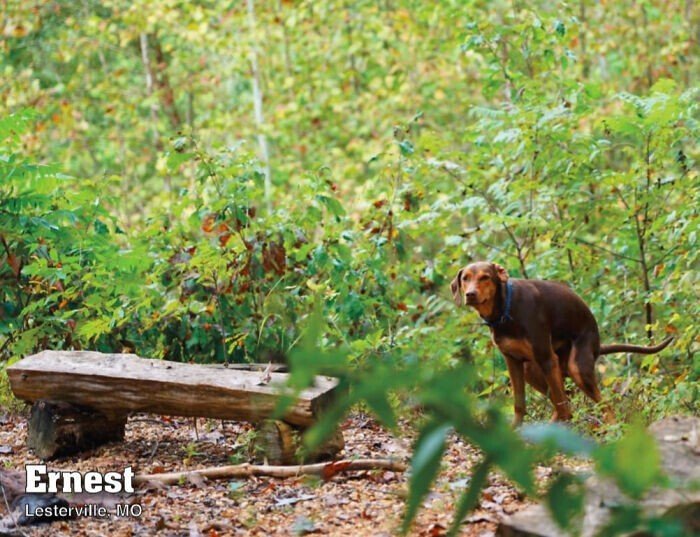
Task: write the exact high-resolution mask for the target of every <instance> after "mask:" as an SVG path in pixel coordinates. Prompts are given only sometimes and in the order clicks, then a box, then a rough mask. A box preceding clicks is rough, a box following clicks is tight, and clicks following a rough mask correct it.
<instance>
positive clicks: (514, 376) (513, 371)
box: [504, 354, 526, 427]
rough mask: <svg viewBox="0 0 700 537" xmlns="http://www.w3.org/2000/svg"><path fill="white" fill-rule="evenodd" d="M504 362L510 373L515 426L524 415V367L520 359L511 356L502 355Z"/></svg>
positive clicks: (521, 420)
mask: <svg viewBox="0 0 700 537" xmlns="http://www.w3.org/2000/svg"><path fill="white" fill-rule="evenodd" d="M504 356H505V358H506V364H507V365H508V373H509V375H510V385H511V387H512V388H513V410H514V411H515V417H514V418H513V427H517V426H518V425H520V424H521V423H522V422H523V418H524V417H525V411H526V407H525V369H524V363H523V361H522V360H519V359H517V358H514V357H513V356H509V355H507V354H506V355H504Z"/></svg>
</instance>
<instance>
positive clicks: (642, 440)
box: [596, 424, 663, 498]
mask: <svg viewBox="0 0 700 537" xmlns="http://www.w3.org/2000/svg"><path fill="white" fill-rule="evenodd" d="M596 462H597V469H598V471H599V472H600V473H601V474H603V475H608V476H612V477H613V478H614V479H615V481H616V482H617V484H618V485H619V487H620V489H621V490H622V491H624V492H625V493H627V494H628V495H630V496H631V497H633V498H641V497H642V495H643V494H644V493H645V492H646V491H647V490H649V488H650V487H651V486H653V485H660V484H662V483H663V476H662V474H661V470H660V462H661V460H660V456H659V450H658V448H657V447H656V442H654V439H653V437H652V436H651V435H650V434H649V433H648V432H646V430H645V429H644V427H643V426H641V425H640V424H637V425H636V426H633V427H631V428H630V429H629V431H628V432H627V435H626V436H625V437H624V438H622V439H621V440H618V441H617V442H613V443H611V444H608V445H606V446H603V447H602V448H600V451H599V453H598V454H597V457H596Z"/></svg>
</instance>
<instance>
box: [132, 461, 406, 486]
mask: <svg viewBox="0 0 700 537" xmlns="http://www.w3.org/2000/svg"><path fill="white" fill-rule="evenodd" d="M355 470H388V471H390V472H403V471H405V470H406V465H405V464H404V463H402V462H400V461H394V460H390V459H357V460H342V461H333V462H321V463H318V464H300V465H296V466H269V465H267V464H259V465H258V464H247V463H246V464H236V465H232V466H219V467H214V468H201V469H199V470H188V471H184V472H169V473H162V474H139V475H137V476H135V477H134V483H136V484H139V483H148V482H156V483H161V484H163V485H175V484H177V483H181V482H183V481H184V482H186V481H188V479H189V478H191V477H195V478H196V477H206V478H208V479H230V478H236V477H251V476H268V477H280V478H285V477H296V476H300V475H318V476H322V477H324V478H326V479H329V478H330V477H333V476H334V475H335V474H337V473H339V472H351V471H355Z"/></svg>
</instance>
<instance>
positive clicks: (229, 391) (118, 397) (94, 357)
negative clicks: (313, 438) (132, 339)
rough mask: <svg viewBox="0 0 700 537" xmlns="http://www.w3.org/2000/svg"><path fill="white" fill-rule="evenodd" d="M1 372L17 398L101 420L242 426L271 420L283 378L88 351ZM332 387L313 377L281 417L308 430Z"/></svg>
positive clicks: (34, 359) (42, 356)
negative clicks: (146, 417) (65, 406)
mask: <svg viewBox="0 0 700 537" xmlns="http://www.w3.org/2000/svg"><path fill="white" fill-rule="evenodd" d="M7 373H8V377H9V380H10V386H11V388H12V391H13V392H14V394H15V396H17V397H18V398H19V399H23V400H25V401H28V402H34V401H37V400H40V399H44V400H50V401H65V402H67V403H72V404H75V405H82V406H86V407H90V408H94V409H95V410H98V411H100V412H102V413H103V414H105V415H107V416H118V415H123V414H126V413H129V412H152V413H156V414H164V415H173V416H200V417H209V418H218V419H230V420H243V421H258V420H261V419H264V418H267V417H269V416H270V415H271V414H272V412H273V410H274V409H275V406H276V405H277V402H278V400H279V398H280V393H281V389H282V387H283V386H284V384H285V381H286V380H287V377H288V374H286V373H277V372H272V373H270V377H271V380H270V382H269V383H267V384H261V377H262V373H261V372H259V371H241V370H234V369H227V368H225V367H224V366H208V365H196V364H183V363H178V362H167V361H163V360H150V359H145V358H139V357H138V356H136V355H133V354H104V353H99V352H88V351H43V352H40V353H38V354H34V355H32V356H28V357H26V358H24V359H23V360H20V361H19V362H17V363H15V364H13V365H12V366H10V367H8V368H7ZM336 386H337V380H336V379H333V378H330V377H316V381H315V385H314V386H313V387H311V388H308V389H306V390H303V391H302V392H301V393H299V394H298V396H297V397H296V398H295V400H294V402H293V403H292V404H291V405H290V407H289V408H288V410H287V413H286V414H285V416H284V418H283V419H284V420H285V421H287V422H289V423H291V424H294V425H298V426H309V425H311V424H312V423H314V422H315V421H316V417H317V415H318V413H319V411H321V410H322V409H323V408H324V407H325V406H326V405H327V404H328V402H329V400H330V398H331V397H332V396H333V392H334V390H335V388H336Z"/></svg>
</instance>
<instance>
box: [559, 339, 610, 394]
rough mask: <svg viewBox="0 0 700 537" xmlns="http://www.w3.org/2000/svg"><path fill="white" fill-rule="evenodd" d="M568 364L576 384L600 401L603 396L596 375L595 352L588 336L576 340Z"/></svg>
mask: <svg viewBox="0 0 700 537" xmlns="http://www.w3.org/2000/svg"><path fill="white" fill-rule="evenodd" d="M567 366H568V367H567V368H568V372H569V376H570V377H571V378H572V379H573V381H574V382H575V383H576V386H578V387H579V388H581V391H582V392H583V393H585V394H586V395H587V396H588V397H590V398H591V399H593V401H594V402H596V403H600V401H601V399H602V397H601V395H600V390H599V389H598V381H597V380H596V375H595V354H594V353H593V347H592V345H591V344H590V342H589V341H588V339H587V338H585V337H584V338H579V339H577V340H576V341H574V344H573V346H572V347H571V353H570V354H569V362H568V364H567Z"/></svg>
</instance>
